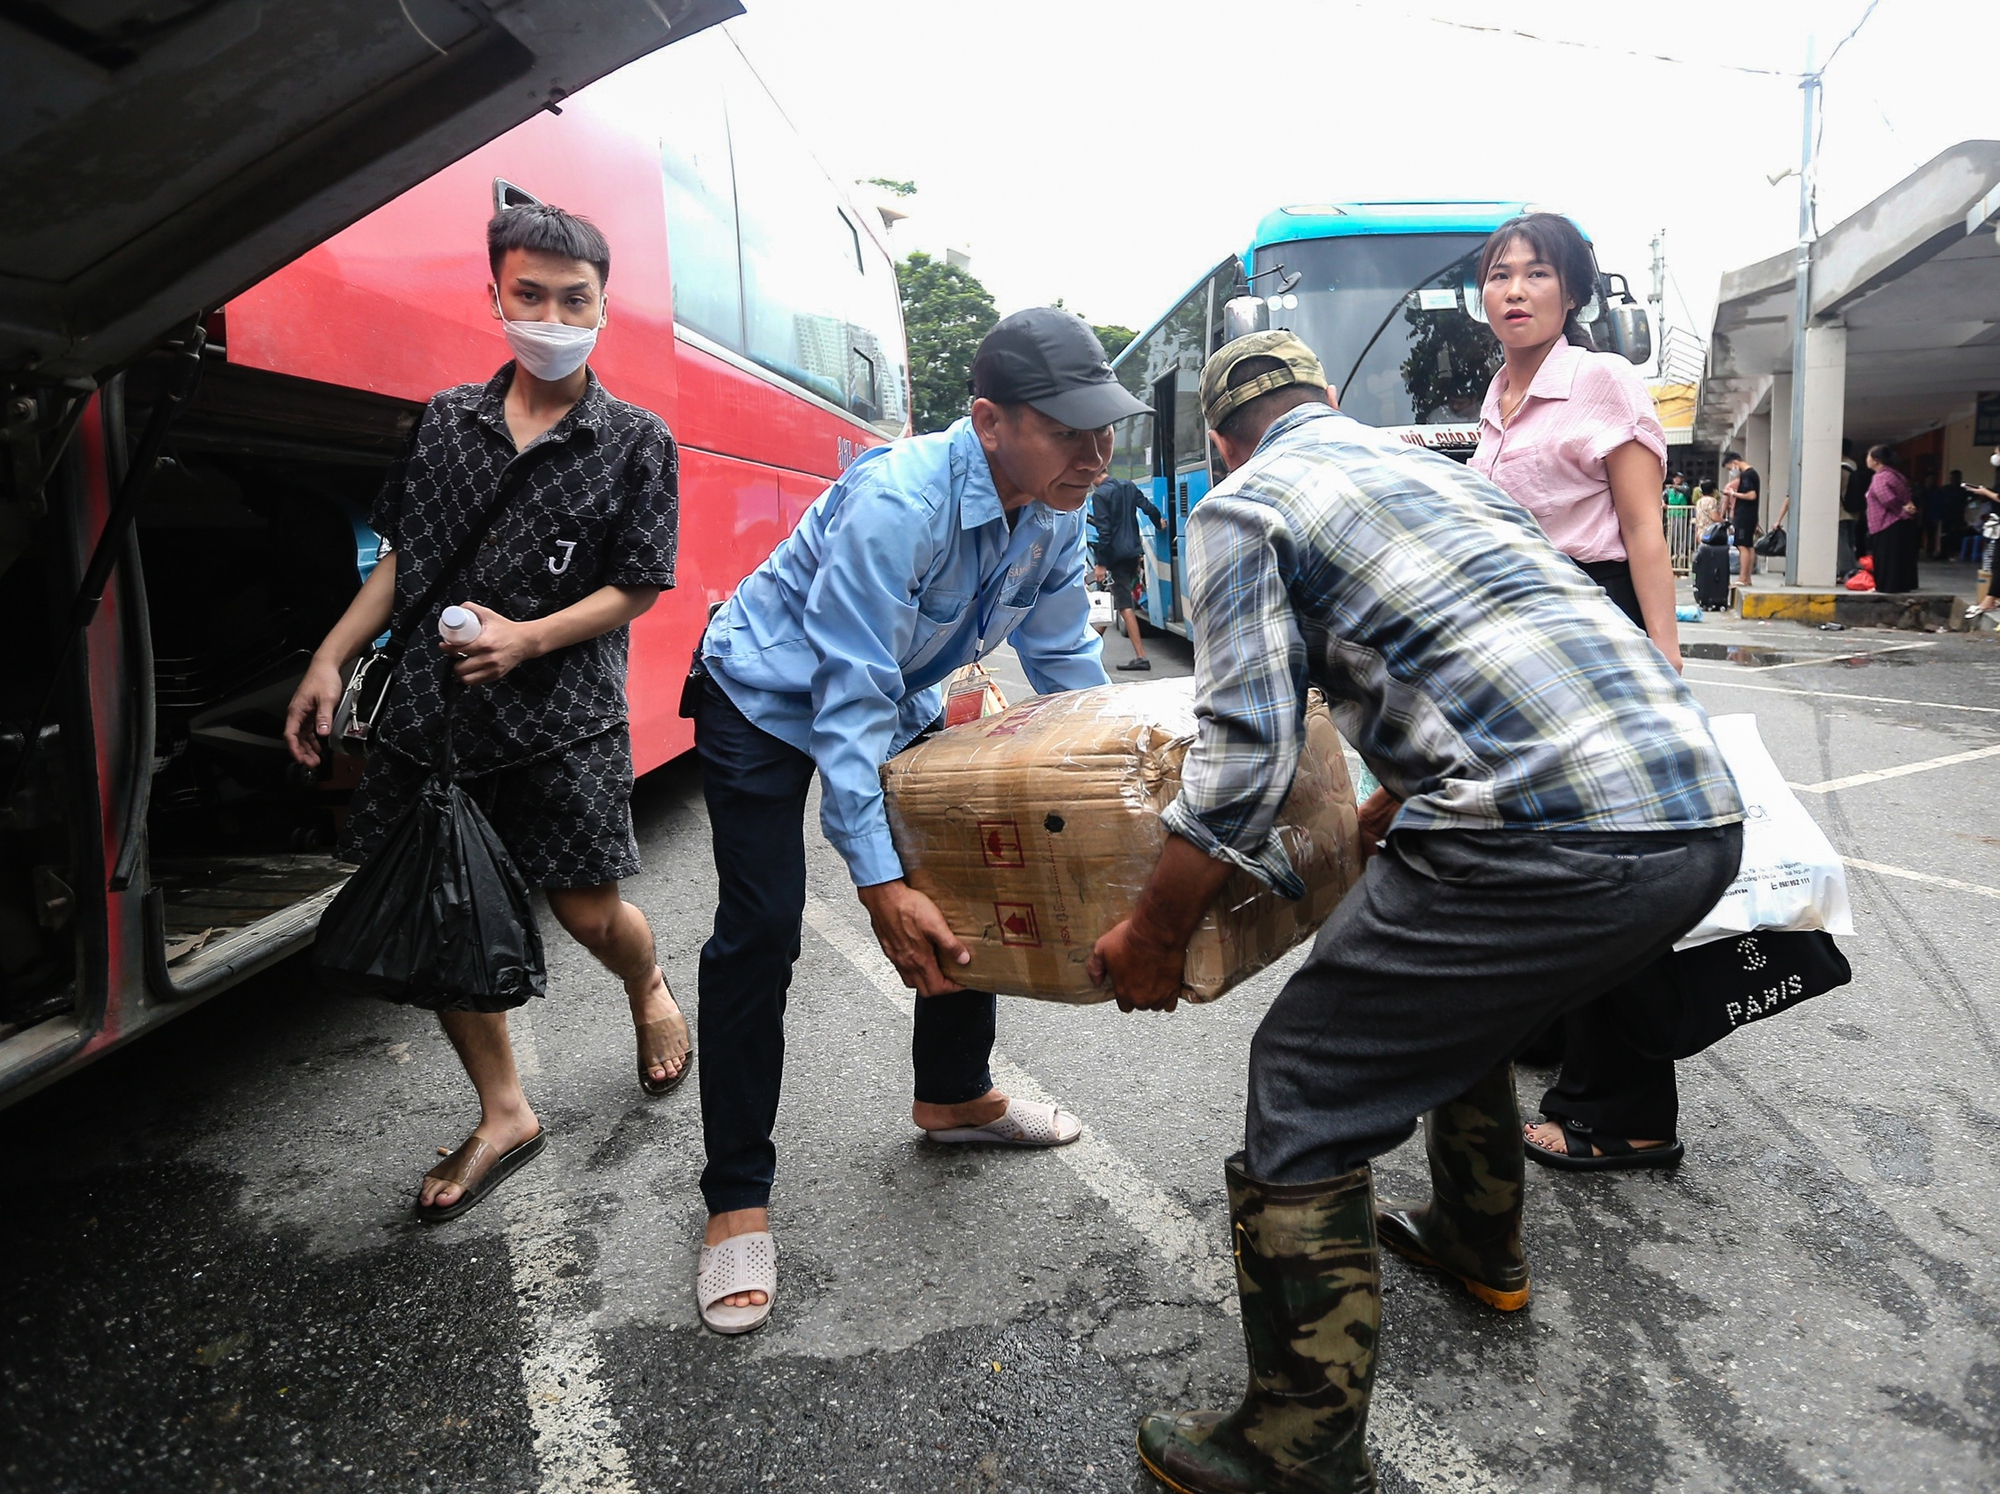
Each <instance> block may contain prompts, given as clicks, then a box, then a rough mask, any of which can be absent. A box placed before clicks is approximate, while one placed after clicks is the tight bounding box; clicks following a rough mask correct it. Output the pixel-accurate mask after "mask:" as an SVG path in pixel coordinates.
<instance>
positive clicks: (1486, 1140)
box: [1375, 1063, 1528, 1312]
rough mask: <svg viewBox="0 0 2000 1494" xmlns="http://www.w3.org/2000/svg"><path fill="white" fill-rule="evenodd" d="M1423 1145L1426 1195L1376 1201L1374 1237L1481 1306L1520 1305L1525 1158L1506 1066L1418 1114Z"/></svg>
mask: <svg viewBox="0 0 2000 1494" xmlns="http://www.w3.org/2000/svg"><path fill="white" fill-rule="evenodd" d="M1424 1150H1425V1151H1426V1152H1427V1153H1429V1155H1430V1159H1431V1201H1430V1202H1429V1203H1427V1204H1412V1205H1404V1204H1386V1205H1384V1206H1383V1209H1382V1212H1381V1214H1380V1215H1379V1216H1378V1217H1377V1219H1376V1221H1375V1224H1376V1228H1377V1230H1379V1231H1380V1233H1381V1237H1382V1243H1383V1244H1384V1245H1386V1246H1388V1247H1389V1249H1391V1250H1393V1251H1395V1252H1396V1254H1398V1255H1400V1256H1402V1257H1403V1258H1404V1259H1405V1260H1410V1261H1414V1262H1415V1263H1416V1264H1418V1265H1419V1266H1431V1267H1434V1268H1435V1269H1437V1270H1439V1271H1443V1272H1445V1273H1446V1274H1447V1275H1450V1276H1455V1277H1457V1278H1458V1279H1459V1280H1460V1281H1461V1282H1463V1283H1464V1284H1465V1289H1466V1290H1467V1291H1469V1292H1471V1293H1472V1295H1473V1296H1475V1297H1477V1298H1478V1299H1479V1300H1480V1301H1481V1302H1484V1303H1486V1304H1487V1305H1488V1306H1489V1307H1497V1308H1499V1309H1500V1311H1502V1312H1515V1311H1518V1310H1519V1309H1520V1308H1523V1307H1526V1306H1527V1305H1528V1258H1527V1256H1526V1255H1524V1254H1522V1251H1521V1184H1522V1178H1523V1175H1524V1174H1525V1173H1526V1172H1527V1158H1526V1156H1525V1154H1524V1153H1523V1152H1522V1150H1521V1102H1520V1101H1519V1100H1518V1099H1516V1098H1515V1095H1514V1066H1513V1065H1512V1064H1508V1063H1503V1064H1501V1065H1500V1067H1498V1068H1497V1069H1494V1070H1493V1071H1492V1072H1491V1073H1490V1074H1488V1075H1487V1076H1486V1077H1485V1078H1483V1079H1481V1080H1480V1081H1479V1082H1478V1083H1477V1084H1475V1085H1473V1086H1472V1088H1471V1089H1469V1090H1467V1091H1466V1092H1465V1093H1464V1094H1462V1095H1460V1096H1459V1097H1458V1098H1457V1099H1455V1100H1453V1101H1451V1102H1450V1103H1449V1104H1445V1105H1440V1106H1438V1108H1437V1109H1435V1110H1433V1111H1431V1113H1430V1114H1428V1115H1426V1116H1425V1117H1424Z"/></svg>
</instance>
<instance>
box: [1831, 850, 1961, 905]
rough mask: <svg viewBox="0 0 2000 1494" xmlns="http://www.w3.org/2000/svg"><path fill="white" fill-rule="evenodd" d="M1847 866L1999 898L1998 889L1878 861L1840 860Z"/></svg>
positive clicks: (1907, 880) (1849, 857) (1854, 857)
mask: <svg viewBox="0 0 2000 1494" xmlns="http://www.w3.org/2000/svg"><path fill="white" fill-rule="evenodd" d="M1840 859H1841V860H1842V861H1844V862H1846V863H1847V864H1848V865H1849V866H1852V867H1855V868H1857V869H1858V870H1860V871H1870V872H1874V873H1875V874H1876V875H1877V876H1883V877H1901V878H1902V879H1903V880H1904V881H1906V882H1928V883H1929V884H1930V885H1931V886H1933V887H1949V888H1950V889H1951V890H1952V891H1953V892H1971V893H1976V894H1978V895H1979V896H1980V897H1991V898H2000V887H1982V886H1980V885H1979V884H1978V883H1977V882H1961V881H1959V879H1958V878H1957V877H1934V876H1932V875H1931V874H1930V873H1929V872H1920V871H1911V870H1909V869H1908V868H1907V867H1901V866H1884V865H1883V864H1882V863H1881V862H1879V861H1863V860H1862V859H1861V858H1860V857H1858V856H1843V857H1841V858H1840Z"/></svg>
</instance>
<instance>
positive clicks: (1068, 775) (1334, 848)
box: [882, 680, 1361, 1003]
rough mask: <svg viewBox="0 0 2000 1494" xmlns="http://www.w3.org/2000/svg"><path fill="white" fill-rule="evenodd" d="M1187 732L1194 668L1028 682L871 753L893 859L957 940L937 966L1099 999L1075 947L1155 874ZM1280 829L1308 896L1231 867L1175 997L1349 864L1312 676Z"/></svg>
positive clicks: (1329, 886)
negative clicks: (904, 746)
mask: <svg viewBox="0 0 2000 1494" xmlns="http://www.w3.org/2000/svg"><path fill="white" fill-rule="evenodd" d="M1194 737H1195V715H1194V685H1193V681H1191V680H1159V681H1154V682H1149V683H1146V684H1139V685H1102V686H1099V687H1098V688H1096V689H1093V690H1077V691H1073V692H1070V693H1068V694H1064V695H1045V696H1037V697H1035V698H1033V699H1031V700H1025V701H1023V702H1021V704H1019V705H1017V706H1014V707H1012V708H1011V709H1008V710H1005V711H1002V712H1000V713H999V714H998V715H993V716H988V717H986V718H984V719H983V720H974V721H968V722H966V723H965V724H964V725H961V726H955V727H952V728H951V729H949V730H947V731H943V732H940V733H938V735H936V736H934V737H932V738H930V739H928V740H927V741H924V742H920V743H918V744H917V745H916V746H914V747H911V748H910V749H908V750H907V751H905V752H902V753H899V754H897V756H895V757H894V758H892V759H891V760H890V761H889V762H888V763H887V764H885V765H884V767H883V769H882V784H883V788H884V791H885V792H886V795H887V798H888V810H889V825H890V829H891V830H892V831H893V833H894V835H895V839H896V850H897V853H898V854H899V855H900V856H901V857H902V860H903V871H904V875H905V877H906V878H907V879H908V881H909V883H910V885H911V886H912V887H915V888H916V889H918V890H919V891H920V892H923V893H924V894H925V895H926V896H928V897H929V898H930V899H931V900H932V901H933V902H935V903H936V904H937V905H938V908H939V909H940V910H941V911H942V912H943V914H944V917H945V920H946V922H948V923H949V924H950V925H951V927H952V931H953V932H954V933H956V934H957V935H958V936H959V938H960V939H961V940H963V941H964V943H965V947H966V948H967V949H969V950H970V951H971V952H972V963H971V964H970V965H967V966H961V967H958V968H955V969H952V970H950V971H949V972H948V973H949V974H950V975H951V976H952V978H953V979H955V980H957V981H959V982H961V983H962V984H964V985H966V986H969V987H972V988H973V989H976V990H989V991H1000V992H1003V993H1005V994H1007V995H1012V996H1037V997H1041V998H1043V999H1045V1000H1050V1001H1069V1002H1078V1003H1082V1002H1093V1001H1108V1000H1109V999H1110V998H1111V993H1110V992H1109V991H1107V990H1101V989H1099V988H1098V987H1096V986H1094V985H1092V984H1091V980H1090V976H1089V973H1088V972H1087V970H1086V969H1085V963H1086V961H1088V960H1089V958H1090V950H1091V946H1092V945H1093V944H1095V943H1096V942H1097V939H1098V937H1099V936H1100V935H1102V934H1104V933H1105V932H1107V931H1108V930H1110V929H1111V928H1112V927H1113V926H1114V925H1115V924H1117V923H1118V922H1119V921H1120V920H1121V919H1123V918H1125V917H1127V916H1128V915H1129V914H1130V913H1131V911H1132V909H1133V907H1134V905H1135V904H1136V903H1137V902H1138V899H1139V893H1140V891H1141V890H1142V889H1143V888H1144V887H1145V885H1146V880H1147V878H1148V877H1150V876H1151V875H1152V871H1153V864H1154V862H1155V861H1157V860H1158V859H1159V855H1160V850H1161V847H1162V846H1163V845H1164V844H1165V842H1166V836H1167V832H1166V830H1165V828H1164V827H1163V826H1162V824H1161V823H1160V812H1161V811H1162V810H1163V809H1165V808H1166V807H1167V805H1169V804H1171V803H1172V802H1173V800H1174V797H1175V796H1176V795H1177V794H1178V793H1179V792H1180V774H1181V760H1182V759H1183V758H1184V757H1185V756H1186V755H1187V751H1188V749H1189V747H1191V746H1192V745H1193V743H1194ZM1278 833H1279V835H1280V836H1281V837H1282V838H1283V841H1284V844H1285V849H1286V852H1287V853H1288V854H1289V855H1290V857H1291V862H1292V866H1293V868H1294V869H1295V870H1296V871H1297V872H1298V874H1299V877H1300V879H1301V880H1302V881H1304V883H1305V884H1306V895H1305V897H1303V898H1302V899H1300V900H1299V901H1297V902H1293V901H1291V900H1289V899H1286V898H1283V897H1280V896H1279V895H1278V894H1277V893H1275V892H1272V891H1271V890H1270V889H1269V888H1267V887H1265V886H1264V885H1263V884H1262V883H1261V882H1259V881H1257V880H1256V879H1255V878H1254V877H1252V876H1250V875H1249V874H1248V873H1246V872H1241V871H1239V872H1237V873H1235V874H1234V875H1233V876H1232V877H1231V878H1230V879H1229V882H1228V883H1227V885H1226V886H1225V887H1224V888H1223V890H1222V893H1221V895H1220V896H1218V897H1217V899H1216V901H1215V903H1214V905H1213V906H1212V907H1211V908H1210V909H1209V911H1208V913H1207V915H1206V916H1205V917H1204V918H1203V919H1202V922H1201V926H1200V927H1199V928H1198V929H1197V930H1196V932H1195V935H1194V938H1193V939H1191V940H1190V941H1189V943H1188V954H1187V968H1186V975H1185V982H1186V987H1187V989H1186V991H1185V992H1184V993H1183V994H1184V996H1185V998H1186V999H1189V1000H1193V1001H1211V1000H1213V999H1214V998H1215V997H1217V996H1220V995H1221V994H1222V993H1223V992H1224V991H1226V990H1228V989H1229V988H1230V987H1231V986H1233V985H1235V984H1236V983H1237V982H1239V981H1241V980H1244V979H1245V978H1247V977H1248V976H1250V975H1252V974H1254V973H1255V972H1257V971H1258V970H1261V969H1262V968H1264V966H1266V965H1268V964H1270V963H1271V961H1273V960H1275V959H1276V958H1278V956H1279V955H1281V954H1283V953H1284V952H1285V951H1286V950H1288V949H1290V948H1291V947H1292V946H1293V945H1295V944H1298V943H1300V942H1301V941H1302V940H1304V939H1306V938H1308V937H1309V936H1310V935H1311V934H1312V933H1313V932H1314V931H1315V930H1316V929H1317V928H1318V927H1319V926H1320V924H1321V923H1323V922H1325V920H1326V918H1327V915H1328V914H1330V913H1332V911H1333V908H1334V905H1335V904H1336V903H1338V902H1339V901H1340V898H1341V895H1342V894H1343V893H1345V892H1346V891H1347V889H1348V888H1349V887H1350V886H1352V885H1353V884H1354V882H1355V881H1356V880H1357V879H1358V878H1359V877H1360V875H1361V846H1360V837H1359V834H1358V832H1357V828H1356V823H1355V813H1354V789H1353V785H1352V784H1351V782H1350V781H1349V779H1348V775H1347V764H1346V761H1345V758H1344V755H1343V754H1342V751H1341V745H1340V734H1339V733H1338V732H1337V731H1336V730H1335V729H1334V726H1333V722H1332V720H1331V718H1330V717H1329V716H1328V715H1327V711H1326V706H1325V704H1324V702H1322V701H1321V700H1320V698H1319V696H1318V694H1317V692H1315V693H1314V695H1313V697H1312V703H1311V705H1310V707H1309V708H1308V710H1307V713H1306V732H1305V748H1304V751H1303V752H1302V753H1301V754H1300V756H1299V767H1298V775H1297V777H1296V778H1295V779H1294V780H1293V782H1292V789H1291V794H1290V796H1289V797H1288V798H1287V799H1286V800H1285V805H1284V808H1283V809H1282V810H1281V811H1280V813H1279V816H1278Z"/></svg>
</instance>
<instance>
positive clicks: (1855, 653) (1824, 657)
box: [1694, 642, 1937, 674]
mask: <svg viewBox="0 0 2000 1494" xmlns="http://www.w3.org/2000/svg"><path fill="white" fill-rule="evenodd" d="M1770 646H1771V645H1770V644H1769V643H1768V642H1766V643H1758V644H1749V645H1747V647H1750V648H1766V649H1768V648H1769V647H1770ZM1936 647H1937V645H1936V644H1935V643H1892V644H1890V645H1889V646H1888V647H1887V648H1864V649H1855V650H1852V651H1850V652H1848V653H1844V654H1818V655H1815V656H1814V657H1813V658H1810V659H1793V660H1791V661H1790V662H1788V663H1784V664H1750V665H1737V666H1736V667H1737V668H1739V669H1742V670H1743V672H1744V673H1745V674H1770V673H1771V672H1772V671H1773V670H1777V669H1810V668H1811V667H1812V666H1813V665H1815V664H1845V663H1846V662H1847V661H1848V660H1850V659H1873V658H1877V657H1879V656H1880V655H1882V654H1900V653H1903V652H1904V651H1905V650H1908V649H1913V648H1936ZM1694 662H1696V663H1698V664H1714V663H1719V662H1720V661H1719V660H1715V659H1697V660H1695V661H1694Z"/></svg>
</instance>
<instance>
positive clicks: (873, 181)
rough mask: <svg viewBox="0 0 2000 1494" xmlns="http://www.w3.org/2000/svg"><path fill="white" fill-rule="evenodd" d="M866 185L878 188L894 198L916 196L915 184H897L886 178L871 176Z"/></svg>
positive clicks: (897, 182)
mask: <svg viewBox="0 0 2000 1494" xmlns="http://www.w3.org/2000/svg"><path fill="white" fill-rule="evenodd" d="M868 185H869V186H871V187H880V188H881V189H882V190H883V191H884V192H888V193H890V194H891V195H893V196H896V197H915V196H916V195H917V184H916V183H915V182H899V181H895V180H893V179H892V178H890V177H886V176H871V177H869V178H868Z"/></svg>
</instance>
